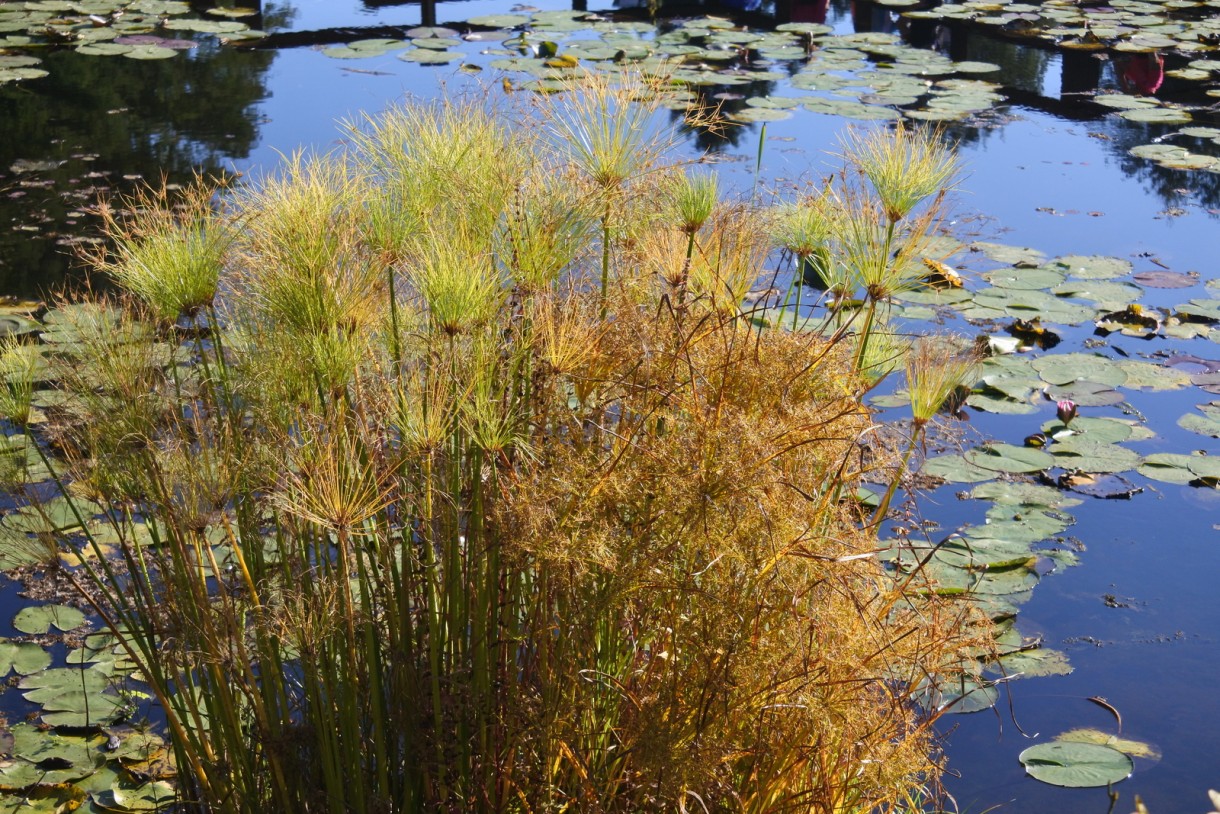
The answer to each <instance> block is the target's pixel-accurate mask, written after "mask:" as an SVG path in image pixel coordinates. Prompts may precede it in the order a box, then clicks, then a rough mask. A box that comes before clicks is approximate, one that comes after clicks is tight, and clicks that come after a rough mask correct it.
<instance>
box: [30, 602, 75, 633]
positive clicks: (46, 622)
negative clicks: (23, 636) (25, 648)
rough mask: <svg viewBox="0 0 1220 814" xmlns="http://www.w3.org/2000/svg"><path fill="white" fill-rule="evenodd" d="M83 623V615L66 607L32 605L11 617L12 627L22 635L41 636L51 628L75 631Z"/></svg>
mask: <svg viewBox="0 0 1220 814" xmlns="http://www.w3.org/2000/svg"><path fill="white" fill-rule="evenodd" d="M84 623H85V614H83V613H81V612H80V611H78V610H77V609H76V608H73V607H69V606H68V605H32V606H30V607H28V608H22V609H21V610H20V611H18V612H17V615H16V616H15V617H13V627H15V628H17V629H18V630H20V631H21V632H22V633H30V634H33V635H41V634H43V633H46V632H48V631H49V630H50V629H51V628H52V627H54V628H55V629H57V630H62V631H69V630H75V629H76V628H78V627H80V626H81V625H83V624H84Z"/></svg>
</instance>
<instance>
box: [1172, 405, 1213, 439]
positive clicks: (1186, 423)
mask: <svg viewBox="0 0 1220 814" xmlns="http://www.w3.org/2000/svg"><path fill="white" fill-rule="evenodd" d="M1199 411H1200V412H1202V415H1199V414H1198V413H1187V414H1186V415H1184V416H1182V417H1181V418H1179V419H1178V426H1179V427H1181V428H1182V429H1184V430H1189V431H1191V432H1194V433H1198V434H1199V435H1206V436H1208V437H1210V438H1220V401H1212V402H1208V403H1207V404H1200V405H1199Z"/></svg>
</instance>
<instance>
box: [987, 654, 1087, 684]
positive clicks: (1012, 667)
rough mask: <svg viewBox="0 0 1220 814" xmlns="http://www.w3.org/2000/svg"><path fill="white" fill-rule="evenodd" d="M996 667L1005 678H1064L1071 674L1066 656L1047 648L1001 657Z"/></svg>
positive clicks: (1070, 666) (1070, 667)
mask: <svg viewBox="0 0 1220 814" xmlns="http://www.w3.org/2000/svg"><path fill="white" fill-rule="evenodd" d="M997 666H998V667H999V668H1000V669H1001V670H1002V671H1003V673H1004V675H1006V676H1015V675H1018V674H1019V675H1021V676H1023V677H1026V678H1036V677H1039V676H1065V675H1069V674H1071V672H1072V669H1073V668H1072V665H1071V664H1070V663H1069V662H1068V657H1067V654H1066V653H1064V652H1062V651H1060V650H1054V649H1051V648H1049V647H1038V648H1035V649H1033V650H1022V651H1020V652H1017V653H1010V654H1008V655H1005V656H1001V657H1000V658H999V659H998V660H997Z"/></svg>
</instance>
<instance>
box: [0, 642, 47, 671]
mask: <svg viewBox="0 0 1220 814" xmlns="http://www.w3.org/2000/svg"><path fill="white" fill-rule="evenodd" d="M50 666H51V654H50V653H49V652H48V651H47V650H46V648H44V647H42V646H40V645H37V644H34V643H33V642H10V641H0V676H5V675H8V673H9V671H13V672H15V673H17V674H18V675H23V676H24V675H30V674H31V673H37V672H41V671H42V670H45V669H47V668H48V667H50Z"/></svg>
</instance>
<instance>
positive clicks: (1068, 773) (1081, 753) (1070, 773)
mask: <svg viewBox="0 0 1220 814" xmlns="http://www.w3.org/2000/svg"><path fill="white" fill-rule="evenodd" d="M1018 760H1020V761H1021V765H1023V766H1024V767H1025V771H1026V772H1027V773H1028V774H1029V776H1030V777H1032V778H1034V779H1035V780H1040V781H1042V782H1043V783H1049V784H1050V785H1052V786H1066V787H1068V788H1093V787H1096V786H1108V785H1110V784H1111V783H1117V782H1118V781H1120V780H1122V779H1124V778H1126V777H1127V776H1128V775H1130V774H1131V770H1132V769H1133V768H1134V765H1133V764H1132V762H1131V758H1130V757H1128V756H1127V755H1125V754H1123V753H1122V752H1120V751H1118V750H1117V749H1113V748H1111V747H1109V746H1103V745H1101V744H1097V743H1071V742H1063V741H1053V742H1051V743H1040V744H1038V745H1037V746H1031V747H1029V748H1028V749H1026V750H1025V751H1024V752H1022V753H1021V754H1020V756H1019V757H1018Z"/></svg>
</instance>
